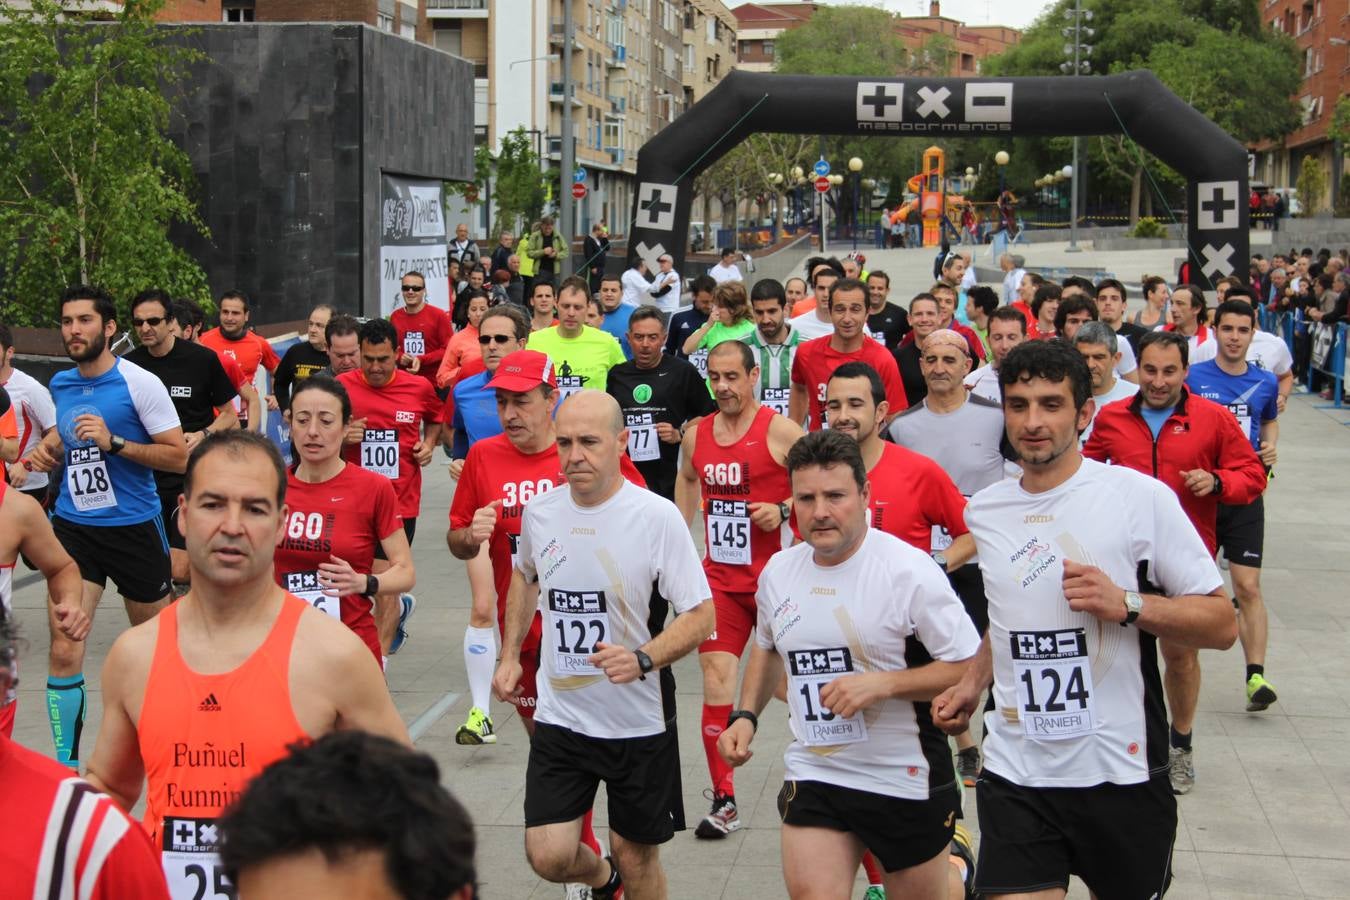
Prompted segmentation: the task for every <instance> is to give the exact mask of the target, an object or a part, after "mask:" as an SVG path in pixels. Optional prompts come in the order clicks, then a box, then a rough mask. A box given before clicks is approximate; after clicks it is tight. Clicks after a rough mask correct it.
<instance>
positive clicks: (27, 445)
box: [0, 369, 56, 491]
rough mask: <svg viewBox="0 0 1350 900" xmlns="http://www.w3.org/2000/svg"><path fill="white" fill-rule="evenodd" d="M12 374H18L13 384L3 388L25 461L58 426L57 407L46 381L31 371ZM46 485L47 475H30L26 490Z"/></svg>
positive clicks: (32, 473) (5, 385) (11, 378)
mask: <svg viewBox="0 0 1350 900" xmlns="http://www.w3.org/2000/svg"><path fill="white" fill-rule="evenodd" d="M12 371H13V373H14V374H12V375H10V376H9V381H6V382H5V383H4V384H2V385H0V387H3V388H4V389H5V391H6V392H7V393H8V394H9V400H10V403H11V404H12V405H13V407H14V422H15V424H16V425H17V426H18V429H19V458H20V459H22V458H23V457H25V456H27V455H28V453H29V452H30V451H31V450H32V449H33V448H34V447H36V446H37V445H38V443H39V442H41V440H42V435H43V433H44V432H46V430H47V429H48V428H51V427H52V426H53V425H55V424H56V405H55V404H54V403H52V395H51V394H50V393H49V392H48V391H47V389H46V388H45V387H43V386H42V382H40V381H38V380H37V379H36V378H34V377H33V376H32V375H29V374H28V373H27V372H21V371H19V370H18V369H13V370H12ZM46 486H47V473H46V472H29V473H28V480H27V481H25V482H24V483H23V488H22V490H25V491H35V490H37V489H38V488H42V487H46Z"/></svg>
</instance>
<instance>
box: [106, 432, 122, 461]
mask: <svg viewBox="0 0 1350 900" xmlns="http://www.w3.org/2000/svg"><path fill="white" fill-rule="evenodd" d="M126 445H127V439H126V438H123V437H118V436H117V435H115V434H114V435H112V436H110V437H109V438H108V455H109V456H116V455H117V454H119V453H121V452H122V450H123V449H124V448H125V447H126Z"/></svg>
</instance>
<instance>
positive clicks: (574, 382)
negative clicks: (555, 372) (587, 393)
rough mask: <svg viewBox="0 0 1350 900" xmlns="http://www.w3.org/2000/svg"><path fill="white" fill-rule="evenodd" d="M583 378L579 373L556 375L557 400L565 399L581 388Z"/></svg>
mask: <svg viewBox="0 0 1350 900" xmlns="http://www.w3.org/2000/svg"><path fill="white" fill-rule="evenodd" d="M582 382H583V379H582V377H581V376H580V375H559V376H558V394H559V397H558V402H560V403H561V402H562V401H563V400H566V399H567V398H568V397H570V396H572V395H573V394H575V393H576V392H577V391H579V390H581V389H582V387H583V386H584V385H583V383H582Z"/></svg>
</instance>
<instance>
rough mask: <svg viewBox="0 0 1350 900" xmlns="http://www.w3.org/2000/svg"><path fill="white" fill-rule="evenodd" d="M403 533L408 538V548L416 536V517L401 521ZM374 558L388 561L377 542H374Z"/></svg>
mask: <svg viewBox="0 0 1350 900" xmlns="http://www.w3.org/2000/svg"><path fill="white" fill-rule="evenodd" d="M403 533H404V534H406V535H407V536H408V546H409V547H411V546H412V539H413V535H414V534H417V517H416V516H414V517H413V518H411V519H404V520H403ZM375 558H376V559H382V560H384V561H385V562H388V561H389V557H387V556H385V555H384V547H382V546H381V545H380V543H379V542H378V541H376V542H375Z"/></svg>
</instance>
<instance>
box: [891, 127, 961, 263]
mask: <svg viewBox="0 0 1350 900" xmlns="http://www.w3.org/2000/svg"><path fill="white" fill-rule="evenodd" d="M945 162H946V154H945V153H943V151H942V148H941V147H929V148H928V149H927V150H925V151H924V152H923V171H922V172H920V173H919V174H918V175H915V176H914V177H913V178H911V179H909V181H908V182H907V186H908V188H909V189H910V191H911V192H912V193H914V194H917V195H918V196H917V197H916V198H915V199H914V200H910V201H907V202H905V203H902V204H901V205H900V206H899V207H898V208H897V209H896V210H895V211H894V212H892V213H890V214H889V223H890V224H892V225H894V224H896V223H898V222H900V223H903V222H905V221H906V220H907V219H908V217H909V214H910V213H911V212H912V211H913V210H914V209H916V208H917V209H918V210H919V215H920V216H921V217H922V219H923V246H925V247H936V246H938V245H939V244H941V243H942V229H943V224H944V220H945V223H946V226H947V227H949V228H951V230H952V231H957V228H958V226H957V225H956V223H958V222H960V221H961V213H962V211H963V210H964V208H965V207H966V206H967V205H969V201H967V200H966V199H965V198H964V197H962V196H961V195H960V194H949V193H947V186H946V166H945Z"/></svg>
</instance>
